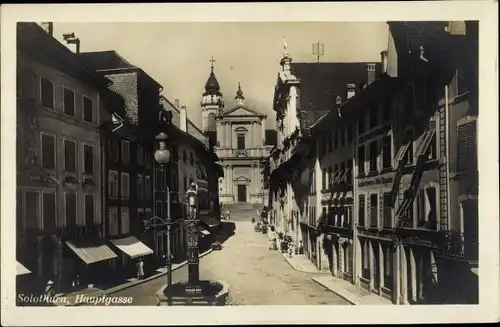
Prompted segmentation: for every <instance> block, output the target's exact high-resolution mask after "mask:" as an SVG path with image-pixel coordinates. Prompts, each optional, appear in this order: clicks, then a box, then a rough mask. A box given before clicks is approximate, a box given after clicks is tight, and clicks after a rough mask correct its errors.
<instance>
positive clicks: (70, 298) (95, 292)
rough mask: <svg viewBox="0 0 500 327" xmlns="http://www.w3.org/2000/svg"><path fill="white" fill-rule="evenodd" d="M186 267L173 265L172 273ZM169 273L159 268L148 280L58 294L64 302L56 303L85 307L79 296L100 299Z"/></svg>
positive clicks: (185, 263)
mask: <svg viewBox="0 0 500 327" xmlns="http://www.w3.org/2000/svg"><path fill="white" fill-rule="evenodd" d="M211 252H212V250H211V249H210V250H208V251H206V252H204V253H201V254H200V258H202V257H204V256H205V255H207V254H209V253H211ZM185 265H187V261H183V262H181V263H178V264H173V265H172V272H174V271H176V270H178V269H180V268H182V267H184V266H185ZM167 273H168V269H167V267H162V268H159V269H157V270H156V274H154V275H152V276H150V277H148V278H144V279H137V278H130V279H128V280H127V282H126V283H123V284H120V285H117V286H114V287H112V288H109V289H104V290H103V289H99V288H86V289H83V290H79V291H76V292H71V293H65V294H57V295H56V296H57V297H60V298H64V300H61V301H56V302H55V303H56V304H57V305H59V306H75V305H83V303H82V302H80V303H76V299H77V298H78V297H79V296H80V298H81V295H84V296H88V297H99V296H102V295H110V294H113V295H114V293H116V292H120V291H122V290H125V289H127V288H130V287H134V286H137V285H140V284H143V283H147V282H149V281H152V280H156V279H158V278H160V277H162V276H165V275H167ZM172 275H173V274H172ZM155 299H156V298H155Z"/></svg>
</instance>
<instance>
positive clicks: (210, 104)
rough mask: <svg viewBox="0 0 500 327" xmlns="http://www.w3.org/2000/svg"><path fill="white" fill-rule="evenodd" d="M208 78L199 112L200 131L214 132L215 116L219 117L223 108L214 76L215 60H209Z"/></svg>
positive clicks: (218, 86) (220, 94)
mask: <svg viewBox="0 0 500 327" xmlns="http://www.w3.org/2000/svg"><path fill="white" fill-rule="evenodd" d="M210 62H211V65H210V76H208V79H207V82H206V83H205V92H204V93H203V96H202V98H201V111H202V118H203V122H202V130H203V131H215V130H216V121H215V118H216V116H218V115H219V113H220V110H221V109H222V108H223V107H224V101H223V99H222V93H221V92H220V85H219V82H218V81H217V78H216V77H215V74H214V62H215V59H214V57H212V59H210Z"/></svg>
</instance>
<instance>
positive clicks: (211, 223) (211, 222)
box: [200, 216, 220, 227]
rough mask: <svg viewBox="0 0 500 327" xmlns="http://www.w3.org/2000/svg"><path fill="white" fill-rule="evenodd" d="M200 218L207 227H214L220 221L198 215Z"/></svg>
mask: <svg viewBox="0 0 500 327" xmlns="http://www.w3.org/2000/svg"><path fill="white" fill-rule="evenodd" d="M200 220H201V222H202V223H204V224H205V225H207V226H208V227H214V226H217V225H219V224H220V222H219V221H218V220H217V219H215V218H213V217H210V216H200Z"/></svg>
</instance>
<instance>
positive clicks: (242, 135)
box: [236, 133, 246, 150]
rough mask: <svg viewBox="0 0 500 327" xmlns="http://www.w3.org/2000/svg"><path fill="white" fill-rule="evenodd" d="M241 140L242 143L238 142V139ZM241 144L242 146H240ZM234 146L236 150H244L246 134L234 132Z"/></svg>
mask: <svg viewBox="0 0 500 327" xmlns="http://www.w3.org/2000/svg"><path fill="white" fill-rule="evenodd" d="M241 140H243V145H241V144H240V141H241ZM241 146H243V147H241ZM236 148H237V149H238V150H245V149H246V135H245V134H244V133H237V134H236Z"/></svg>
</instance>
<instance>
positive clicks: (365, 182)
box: [358, 176, 394, 187]
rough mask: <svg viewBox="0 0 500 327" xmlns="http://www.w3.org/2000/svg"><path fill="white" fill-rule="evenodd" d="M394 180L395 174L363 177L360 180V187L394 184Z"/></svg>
mask: <svg viewBox="0 0 500 327" xmlns="http://www.w3.org/2000/svg"><path fill="white" fill-rule="evenodd" d="M393 181H394V176H389V177H385V176H377V177H370V178H363V179H362V180H360V181H359V182H358V186H359V187H364V186H374V185H388V184H392V182H393Z"/></svg>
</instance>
